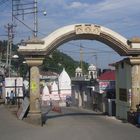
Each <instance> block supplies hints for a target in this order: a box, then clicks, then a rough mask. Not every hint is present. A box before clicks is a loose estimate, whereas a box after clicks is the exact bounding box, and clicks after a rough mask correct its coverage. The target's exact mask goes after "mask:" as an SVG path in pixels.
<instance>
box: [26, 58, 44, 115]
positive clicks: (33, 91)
mask: <svg viewBox="0 0 140 140" xmlns="http://www.w3.org/2000/svg"><path fill="white" fill-rule="evenodd" d="M25 59H26V62H27V64H28V65H29V67H30V90H29V91H30V93H29V94H30V109H29V114H30V115H34V114H40V113H41V110H40V104H39V97H40V79H39V76H40V74H39V68H38V66H39V65H41V64H42V62H43V59H42V58H25Z"/></svg>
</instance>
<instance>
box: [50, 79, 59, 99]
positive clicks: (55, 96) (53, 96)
mask: <svg viewBox="0 0 140 140" xmlns="http://www.w3.org/2000/svg"><path fill="white" fill-rule="evenodd" d="M51 99H52V100H53V101H59V100H60V96H59V93H58V85H57V84H56V82H55V81H54V82H53V84H52V86H51Z"/></svg>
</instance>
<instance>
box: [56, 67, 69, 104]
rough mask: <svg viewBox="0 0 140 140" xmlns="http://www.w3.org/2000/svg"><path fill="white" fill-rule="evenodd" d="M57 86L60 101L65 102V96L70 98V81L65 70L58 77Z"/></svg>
mask: <svg viewBox="0 0 140 140" xmlns="http://www.w3.org/2000/svg"><path fill="white" fill-rule="evenodd" d="M58 86H59V94H60V99H61V100H63V101H65V100H66V97H67V96H71V79H70V77H69V75H68V73H67V72H66V71H65V69H63V71H62V72H61V74H60V76H59V77H58Z"/></svg>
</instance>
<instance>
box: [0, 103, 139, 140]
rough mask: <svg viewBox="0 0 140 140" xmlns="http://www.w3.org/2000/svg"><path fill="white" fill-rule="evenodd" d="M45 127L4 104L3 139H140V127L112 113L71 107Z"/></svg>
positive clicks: (0, 115)
mask: <svg viewBox="0 0 140 140" xmlns="http://www.w3.org/2000/svg"><path fill="white" fill-rule="evenodd" d="M62 111H64V112H65V113H63V112H62V114H61V115H57V114H53V116H50V118H49V119H48V120H47V122H46V124H45V125H44V126H43V127H41V126H37V125H33V124H28V123H27V122H25V121H21V120H18V119H17V118H16V117H15V116H14V115H13V114H12V113H11V112H10V111H9V110H8V109H7V108H5V107H4V106H3V105H0V140H103V139H106V140H139V139H140V128H137V127H136V126H133V125H131V124H129V123H123V122H121V121H120V120H117V119H115V118H112V117H107V116H103V115H100V114H99V115H98V114H95V113H92V112H88V111H86V110H78V109H75V108H68V110H66V109H64V110H62Z"/></svg>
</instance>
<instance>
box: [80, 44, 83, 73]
mask: <svg viewBox="0 0 140 140" xmlns="http://www.w3.org/2000/svg"><path fill="white" fill-rule="evenodd" d="M80 67H81V69H82V71H83V50H82V46H81V45H80Z"/></svg>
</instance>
